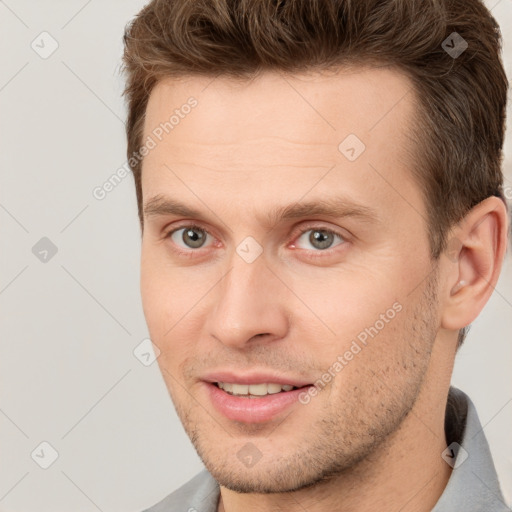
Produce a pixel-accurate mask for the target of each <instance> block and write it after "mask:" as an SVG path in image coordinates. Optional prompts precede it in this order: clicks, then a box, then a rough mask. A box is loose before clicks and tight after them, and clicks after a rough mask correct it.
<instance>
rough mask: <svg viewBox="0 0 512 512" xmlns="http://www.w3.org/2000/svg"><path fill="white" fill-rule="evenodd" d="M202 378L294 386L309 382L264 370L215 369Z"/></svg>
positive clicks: (239, 382) (234, 382) (308, 383)
mask: <svg viewBox="0 0 512 512" xmlns="http://www.w3.org/2000/svg"><path fill="white" fill-rule="evenodd" d="M202 380H204V381H206V382H228V383H233V384H265V383H272V384H281V385H285V384H288V385H290V386H294V387H296V388H301V387H303V386H308V385H310V384H311V382H308V381H305V380H302V379H297V378H295V377H287V376H285V375H278V374H275V373H264V372H246V373H244V374H243V375H242V374H237V373H235V372H232V371H227V370H226V371H215V372H210V373H207V374H206V375H203V377H202Z"/></svg>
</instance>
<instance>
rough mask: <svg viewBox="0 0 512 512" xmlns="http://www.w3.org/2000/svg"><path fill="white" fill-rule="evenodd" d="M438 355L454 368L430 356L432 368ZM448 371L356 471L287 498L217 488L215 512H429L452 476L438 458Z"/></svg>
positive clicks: (431, 382) (432, 380)
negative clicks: (278, 511) (368, 511)
mask: <svg viewBox="0 0 512 512" xmlns="http://www.w3.org/2000/svg"><path fill="white" fill-rule="evenodd" d="M441 341H442V340H441ZM436 345H437V346H439V345H440V344H439V343H437V344H436ZM434 351H436V348H434ZM441 355H442V356H444V357H445V359H444V361H447V360H448V361H450V360H451V361H452V365H453V359H451V358H449V356H448V355H447V354H446V353H444V354H434V353H433V354H432V356H433V357H432V362H433V363H434V364H435V363H436V362H438V363H439V361H438V357H436V356H441ZM440 364H442V363H440ZM452 365H450V368H446V362H445V363H444V368H443V370H444V371H443V375H445V376H446V377H444V378H440V376H439V374H437V375H435V376H432V375H430V374H429V373H427V375H426V377H425V381H424V385H423V386H422V391H421V392H420V394H419V396H418V399H417V400H416V403H415V404H414V407H413V408H412V410H411V411H410V413H409V414H408V415H407V416H406V418H405V419H404V420H403V422H402V424H401V425H400V427H399V429H397V430H396V431H395V432H394V433H393V434H392V435H390V436H389V437H388V438H387V439H386V440H385V441H383V442H382V443H381V445H380V446H379V448H378V449H377V450H375V451H374V452H373V453H372V454H371V455H370V456H368V457H367V458H365V459H364V460H362V461H360V462H359V463H358V464H357V465H356V466H354V467H352V468H350V469H349V470H347V471H346V472H344V473H343V474H339V475H336V476H334V477H332V478H331V479H329V480H327V481H324V482H321V483H319V484H317V485H315V486H312V487H309V488H305V489H300V490H298V491H294V492H288V493H274V494H240V493H236V492H234V491H231V490H229V489H227V488H225V487H222V486H221V488H220V500H219V507H218V512H236V511H239V510H243V511H244V512H263V511H270V510H287V511H289V512H303V511H304V510H308V512H322V511H325V510H336V511H339V512H362V511H366V510H378V509H386V510H400V511H401V512H428V511H431V510H432V509H433V508H434V506H435V504H436V503H437V501H438V500H439V497H440V496H441V494H442V493H443V491H444V489H445V487H446V484H447V483H448V479H449V478H450V475H451V468H450V466H449V465H448V464H447V463H446V462H445V461H444V460H443V459H442V457H441V453H442V452H443V451H444V450H445V448H446V446H447V443H446V438H445V431H444V417H445V410H446V400H447V396H448V390H449V387H450V375H451V369H452ZM434 367H435V366H434ZM446 370H449V371H446Z"/></svg>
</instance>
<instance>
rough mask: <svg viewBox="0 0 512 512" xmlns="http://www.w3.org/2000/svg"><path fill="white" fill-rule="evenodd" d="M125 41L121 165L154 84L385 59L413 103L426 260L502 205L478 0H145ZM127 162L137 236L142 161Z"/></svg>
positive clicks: (499, 73)
mask: <svg viewBox="0 0 512 512" xmlns="http://www.w3.org/2000/svg"><path fill="white" fill-rule="evenodd" d="M454 33H455V34H454ZM454 38H455V39H454ZM124 43H125V50H124V56H123V70H124V71H125V72H126V75H127V83H126V88H125V91H124V95H125V96H126V99H127V102H128V120H127V124H126V132H127V139H128V147H127V154H128V158H129V159H130V158H131V157H132V156H133V155H134V154H135V153H136V152H137V151H138V149H139V148H140V146H141V144H142V137H143V129H144V119H145V112H146V106H147V103H148V98H149V95H150V93H151V91H152V89H153V87H154V86H155V84H156V83H157V82H158V81H159V80H161V79H163V78H167V77H180V76H190V75H201V76H212V77H213V76H217V75H226V76H230V77H233V78H242V79H243V78H252V77H254V75H255V74H257V73H258V72H260V71H267V70H268V71H278V72H291V73H294V72H296V73H300V72H307V71H314V70H323V69H330V68H333V69H334V68H336V67H341V66H343V65H347V64H350V65H358V64H361V65H362V64H370V65H372V64H376V65H383V64H384V65H390V66H393V67H395V68H397V69H398V70H401V71H402V72H405V73H406V75H407V76H408V77H409V78H410V79H411V81H412V83H413V85H414V89H415V93H416V94H415V96H416V99H417V102H418V104H419V108H418V112H417V120H416V127H415V129H414V133H413V134H410V135H411V138H413V139H414V140H416V141H417V143H416V144H415V146H416V147H415V162H416V165H415V167H414V168H413V169H412V172H413V173H414V175H415V176H416V178H417V180H418V183H419V185H420V187H421V188H422V190H423V193H424V197H425V201H426V205H427V209H428V215H429V219H428V221H429V222H428V234H429V240H430V247H431V255H432V258H438V257H439V255H440V254H441V252H442V251H443V250H444V249H445V247H446V242H447V240H446V238H447V237H446V235H447V232H448V230H449V228H450V227H451V226H452V225H453V224H454V223H456V222H458V221H459V220H461V219H462V218H463V217H464V215H465V214H466V213H467V212H468V211H469V210H470V209H471V208H472V207H474V206H475V205H476V204H478V203H479V202H480V201H482V200H484V199H485V198H487V197H489V196H492V195H494V196H498V197H501V198H502V199H503V200H505V199H504V195H503V174H502V170H501V165H502V147H503V137H504V130H505V108H506V100H507V87H508V82H507V78H506V75H505V71H504V69H503V64H502V62H501V57H500V52H501V34H500V31H499V27H498V25H497V23H496V21H495V20H494V18H493V17H492V16H491V14H490V12H489V11H488V9H487V8H486V7H485V6H484V4H483V3H482V1H480V0H152V1H151V2H149V4H147V5H146V6H145V7H144V8H143V9H142V10H141V11H140V13H139V14H138V15H137V16H136V17H135V19H134V20H132V22H130V23H129V24H128V25H127V27H126V30H125V34H124ZM466 44H467V48H465V45H466ZM464 48H465V51H463V52H462V53H461V54H460V55H458V53H460V52H457V53H453V51H450V49H454V50H457V49H464ZM129 161H130V167H131V169H132V172H133V175H134V178H135V185H136V193H137V203H138V211H139V219H140V223H141V228H142V229H143V212H142V190H141V172H142V161H141V160H135V159H132V160H129ZM132 164H133V165H132Z"/></svg>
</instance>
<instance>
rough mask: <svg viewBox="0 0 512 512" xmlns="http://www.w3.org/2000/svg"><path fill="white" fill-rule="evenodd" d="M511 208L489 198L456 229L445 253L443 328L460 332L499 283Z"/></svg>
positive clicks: (476, 207) (469, 213)
mask: <svg viewBox="0 0 512 512" xmlns="http://www.w3.org/2000/svg"><path fill="white" fill-rule="evenodd" d="M507 234H508V215H507V207H506V205H505V203H504V201H503V200H501V199H500V198H498V197H494V196H493V197H488V198H487V199H485V200H484V201H482V202H481V203H479V204H477V205H476V206H475V207H474V208H472V209H471V210H470V211H469V212H468V214H467V215H466V216H465V217H464V219H463V220H462V221H461V222H460V223H458V225H457V226H456V227H455V228H454V229H452V231H451V233H450V235H449V239H448V244H447V248H446V250H445V253H444V256H445V258H444V260H443V262H442V265H443V275H444V277H445V279H444V282H445V286H443V287H442V291H443V294H444V297H443V299H444V300H442V303H443V305H444V307H443V311H442V317H441V327H443V328H445V329H449V330H454V331H455V330H459V329H462V328H463V327H465V326H467V325H469V324H470V323H471V322H473V320H474V319H475V318H476V317H477V316H478V314H479V313H480V311H482V309H483V307H484V306H485V304H486V303H487V301H488V300H489V297H490V296H491V294H492V292H493V291H494V287H495V286H496V283H497V281H498V278H499V275H500V271H501V266H502V263H503V258H504V256H505V252H506V248H507Z"/></svg>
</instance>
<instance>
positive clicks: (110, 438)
mask: <svg viewBox="0 0 512 512" xmlns="http://www.w3.org/2000/svg"><path fill="white" fill-rule="evenodd" d="M144 3H145V2H143V1H141V0H109V1H105V0H103V1H100V0H89V1H85V0H66V1H64V0H60V1H58V0H52V1H49V0H47V1H38V2H36V1H34V0H32V1H29V0H7V2H2V1H0V38H1V45H2V46H1V48H2V51H1V55H0V59H1V60H0V130H1V131H0V140H1V152H0V166H1V179H2V181H1V187H0V226H1V237H0V243H1V250H0V258H1V260H0V314H1V333H0V343H1V349H0V350H1V351H0V354H1V357H0V393H1V395H0V397H1V400H0V510H2V511H15V510H16V511H18V510H21V511H23V512H30V511H37V512H43V511H48V512H50V511H51V512H59V511H69V510H73V511H75V512H77V511H95V510H101V511H105V512H106V511H123V512H130V511H140V510H142V509H143V508H145V507H147V506H149V505H151V504H153V503H155V502H156V501H158V500H160V499H161V498H162V497H163V496H164V495H167V494H168V493H169V492H170V491H171V490H173V489H175V488H177V487H178V486H179V485H181V484H182V483H184V482H185V481H187V480H188V479H189V478H191V477H192V476H193V475H195V474H196V473H197V472H198V471H199V470H200V469H201V467H202V466H201V463H200V460H199V458H198V457H197V455H196V453H195V451H194V449H193V447H192V445H191V444H190V442H189V440H188V437H187V436H186V435H185V433H184V431H183V430H182V427H181V424H180V422H179V420H178V418H177V416H176V414H175V412H174V408H173V406H172V403H171V401H170V399H169V397H168V395H167V391H166V389H165V387H164V383H163V380H162V378H161V376H160V373H159V370H158V367H157V365H156V363H155V364H153V365H151V366H148V367H146V366H144V365H143V364H141V363H140V362H139V360H137V359H136V358H135V357H134V355H133V350H134V348H135V347H136V346H137V345H138V344H139V343H140V342H141V341H142V340H143V339H144V338H146V337H147V335H148V333H147V329H146V325H145V322H144V317H143V314H142V307H141V302H140V298H139V253H140V239H139V228H138V224H137V211H136V201H135V191H134V186H133V179H132V177H131V176H128V177H127V178H126V179H125V180H124V181H123V182H122V183H121V184H120V185H119V186H117V187H116V188H115V189H114V190H113V191H112V192H111V193H110V194H108V196H107V197H106V198H105V199H104V200H103V201H98V200H96V199H95V198H94V197H93V195H92V191H93V189H94V187H96V186H99V185H101V184H102V183H103V182H104V181H105V180H107V179H108V178H109V177H110V176H111V175H112V174H113V173H114V172H115V171H116V170H117V169H118V168H119V167H120V166H121V165H123V164H124V162H125V134H124V124H123V120H124V119H125V108H124V104H123V101H122V99H121V92H122V87H123V83H122V80H121V78H120V77H119V64H120V58H121V51H122V34H123V29H124V26H125V24H126V23H127V22H128V21H129V20H130V19H131V17H132V16H134V15H135V13H137V12H138V11H139V10H140V8H141V7H142V6H143V5H144ZM488 5H489V7H493V6H494V7H493V14H494V15H495V17H496V18H497V19H498V21H499V22H500V24H501V26H502V32H503V34H504V37H505V60H506V67H507V73H508V76H509V77H511V76H512V37H511V36H512V2H511V1H510V0H501V1H499V2H498V0H493V1H492V2H489V4H488ZM43 31H47V32H49V33H50V34H51V36H52V37H53V38H54V39H55V40H56V41H57V42H58V44H59V47H58V49H57V50H56V51H55V53H54V54H53V55H51V56H50V57H49V58H47V59H42V58H41V57H40V56H39V55H38V54H37V53H36V52H35V51H34V50H33V49H32V48H31V43H32V41H33V40H34V39H35V40H36V43H37V42H38V41H40V40H41V39H40V36H39V34H41V32H43ZM38 44H39V45H40V46H42V45H43V43H41V42H39V43H38ZM44 44H45V48H46V50H48V48H49V40H46V42H45V43H44ZM509 116H510V109H509ZM510 139H511V137H510V129H509V131H508V140H507V148H506V155H507V160H506V172H507V180H508V181H507V186H508V194H509V197H510V195H511V194H512V172H511V169H512V144H511V140H510ZM42 237H48V238H49V239H50V240H51V241H52V242H53V243H54V244H55V245H56V246H57V248H58V252H57V254H56V255H55V256H54V257H53V258H51V259H50V260H49V261H48V262H47V263H42V262H41V261H39V259H37V258H36V257H35V256H34V254H33V253H32V247H33V246H34V245H35V244H36V243H37V242H38V241H39V240H40V239H41V238H42ZM511 282H512V263H511V257H510V254H509V255H508V256H507V260H506V264H505V269H504V272H503V275H502V278H501V280H500V282H499V284H498V287H497V290H496V292H495V293H494V295H493V296H492V298H491V300H490V302H489V304H488V306H487V307H486V308H485V310H484V312H483V313H482V315H481V317H480V318H479V319H478V321H477V322H475V324H474V326H473V328H472V330H471V333H470V335H469V338H468V339H467V341H466V344H465V346H464V347H463V349H462V350H461V352H460V353H459V355H458V357H457V361H456V369H455V374H454V377H453V382H454V384H455V385H457V386H459V387H460V388H461V389H463V390H465V391H466V392H467V393H468V394H469V395H470V396H471V397H472V399H473V401H474V402H475V404H476V406H477V409H478V411H479V414H480V418H481V420H482V423H483V424H484V425H486V426H485V432H486V435H487V437H488V439H489V442H490V445H491V449H492V452H493V455H494V459H495V463H496V466H497V469H498V472H499V475H500V479H501V482H502V487H503V490H504V492H505V494H506V498H507V500H508V502H509V503H510V502H512V440H511V436H510V432H511V431H512V428H511V427H512V377H511V371H510V368H511V363H512V344H511V343H510V342H511V333H512V286H511ZM43 441H46V442H48V443H50V444H51V445H52V446H53V447H54V448H55V449H56V450H57V452H58V455H59V456H58V459H57V460H56V461H55V463H54V464H53V465H51V466H50V467H49V468H48V469H46V470H44V469H41V468H40V467H39V466H38V465H37V464H36V462H34V460H33V459H32V458H31V453H32V452H33V450H34V449H36V448H37V447H38V446H39V445H40V443H41V442H43ZM40 450H41V449H39V451H37V450H36V453H39V455H40V457H39V461H43V459H44V458H45V457H46V458H47V457H49V453H50V452H49V450H48V449H46V451H45V449H44V448H43V452H41V451H40ZM41 453H44V456H43V455H41ZM35 458H36V459H37V456H35ZM46 460H48V459H46Z"/></svg>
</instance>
